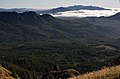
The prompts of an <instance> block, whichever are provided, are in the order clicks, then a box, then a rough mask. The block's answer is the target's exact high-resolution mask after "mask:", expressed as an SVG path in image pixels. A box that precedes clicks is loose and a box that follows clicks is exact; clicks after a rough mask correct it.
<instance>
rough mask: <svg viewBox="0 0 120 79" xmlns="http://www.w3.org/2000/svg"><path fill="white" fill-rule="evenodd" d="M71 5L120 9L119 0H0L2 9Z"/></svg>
mask: <svg viewBox="0 0 120 79" xmlns="http://www.w3.org/2000/svg"><path fill="white" fill-rule="evenodd" d="M70 5H96V6H103V7H110V8H120V3H119V0H0V8H39V9H44V8H53V7H58V6H59V7H60V6H70Z"/></svg>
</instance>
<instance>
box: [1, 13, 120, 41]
mask: <svg viewBox="0 0 120 79" xmlns="http://www.w3.org/2000/svg"><path fill="white" fill-rule="evenodd" d="M119 16H120V13H117V14H116V15H114V16H111V17H107V18H106V17H101V18H83V19H75V20H61V19H58V18H55V17H53V16H51V15H49V14H43V15H39V14H37V13H36V12H32V11H30V12H24V13H17V12H0V41H1V42H3V41H4V42H5V41H8V42H10V41H33V40H47V39H70V40H71V39H81V38H119V37H120V33H119V31H120V30H119V29H120V27H119V25H120V22H119V20H120V18H119Z"/></svg>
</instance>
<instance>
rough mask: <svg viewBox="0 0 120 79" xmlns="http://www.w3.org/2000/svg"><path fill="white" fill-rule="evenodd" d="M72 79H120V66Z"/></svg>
mask: <svg viewBox="0 0 120 79" xmlns="http://www.w3.org/2000/svg"><path fill="white" fill-rule="evenodd" d="M70 79H120V65H119V66H114V67H108V68H104V69H101V70H98V71H93V72H90V73H86V74H83V75H80V76H78V77H75V78H70Z"/></svg>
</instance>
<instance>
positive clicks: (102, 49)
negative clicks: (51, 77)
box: [0, 12, 120, 79]
mask: <svg viewBox="0 0 120 79" xmlns="http://www.w3.org/2000/svg"><path fill="white" fill-rule="evenodd" d="M117 16H119V13H118V14H116V15H114V16H111V17H100V18H79V19H74V20H61V19H58V18H54V17H52V16H51V15H48V14H44V15H39V14H36V13H35V12H24V13H16V12H0V64H2V66H3V67H5V68H7V69H8V70H10V71H11V72H12V74H11V75H12V76H13V77H14V78H16V74H17V75H18V76H19V77H20V78H21V79H41V78H42V76H43V75H44V74H46V73H48V72H49V71H51V69H52V67H53V66H54V65H56V64H58V65H59V66H60V69H61V70H64V69H68V68H69V69H76V70H77V71H79V72H80V73H81V74H82V73H86V72H89V71H94V70H98V69H101V68H102V67H104V66H111V65H113V64H112V63H113V60H114V58H116V57H118V56H120V42H119V38H120V37H119V35H120V33H119V31H120V30H119V28H120V27H119V25H120V23H119V17H117ZM116 17H117V18H116Z"/></svg>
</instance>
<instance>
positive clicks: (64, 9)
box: [0, 5, 110, 14]
mask: <svg viewBox="0 0 120 79" xmlns="http://www.w3.org/2000/svg"><path fill="white" fill-rule="evenodd" d="M73 10H110V9H106V8H103V7H97V6H83V5H74V6H68V7H57V8H53V9H46V10H41V9H32V8H12V9H4V8H0V12H2V11H7V12H13V11H15V12H19V13H22V12H25V11H35V12H37V13H40V14H46V13H57V12H64V11H73Z"/></svg>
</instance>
